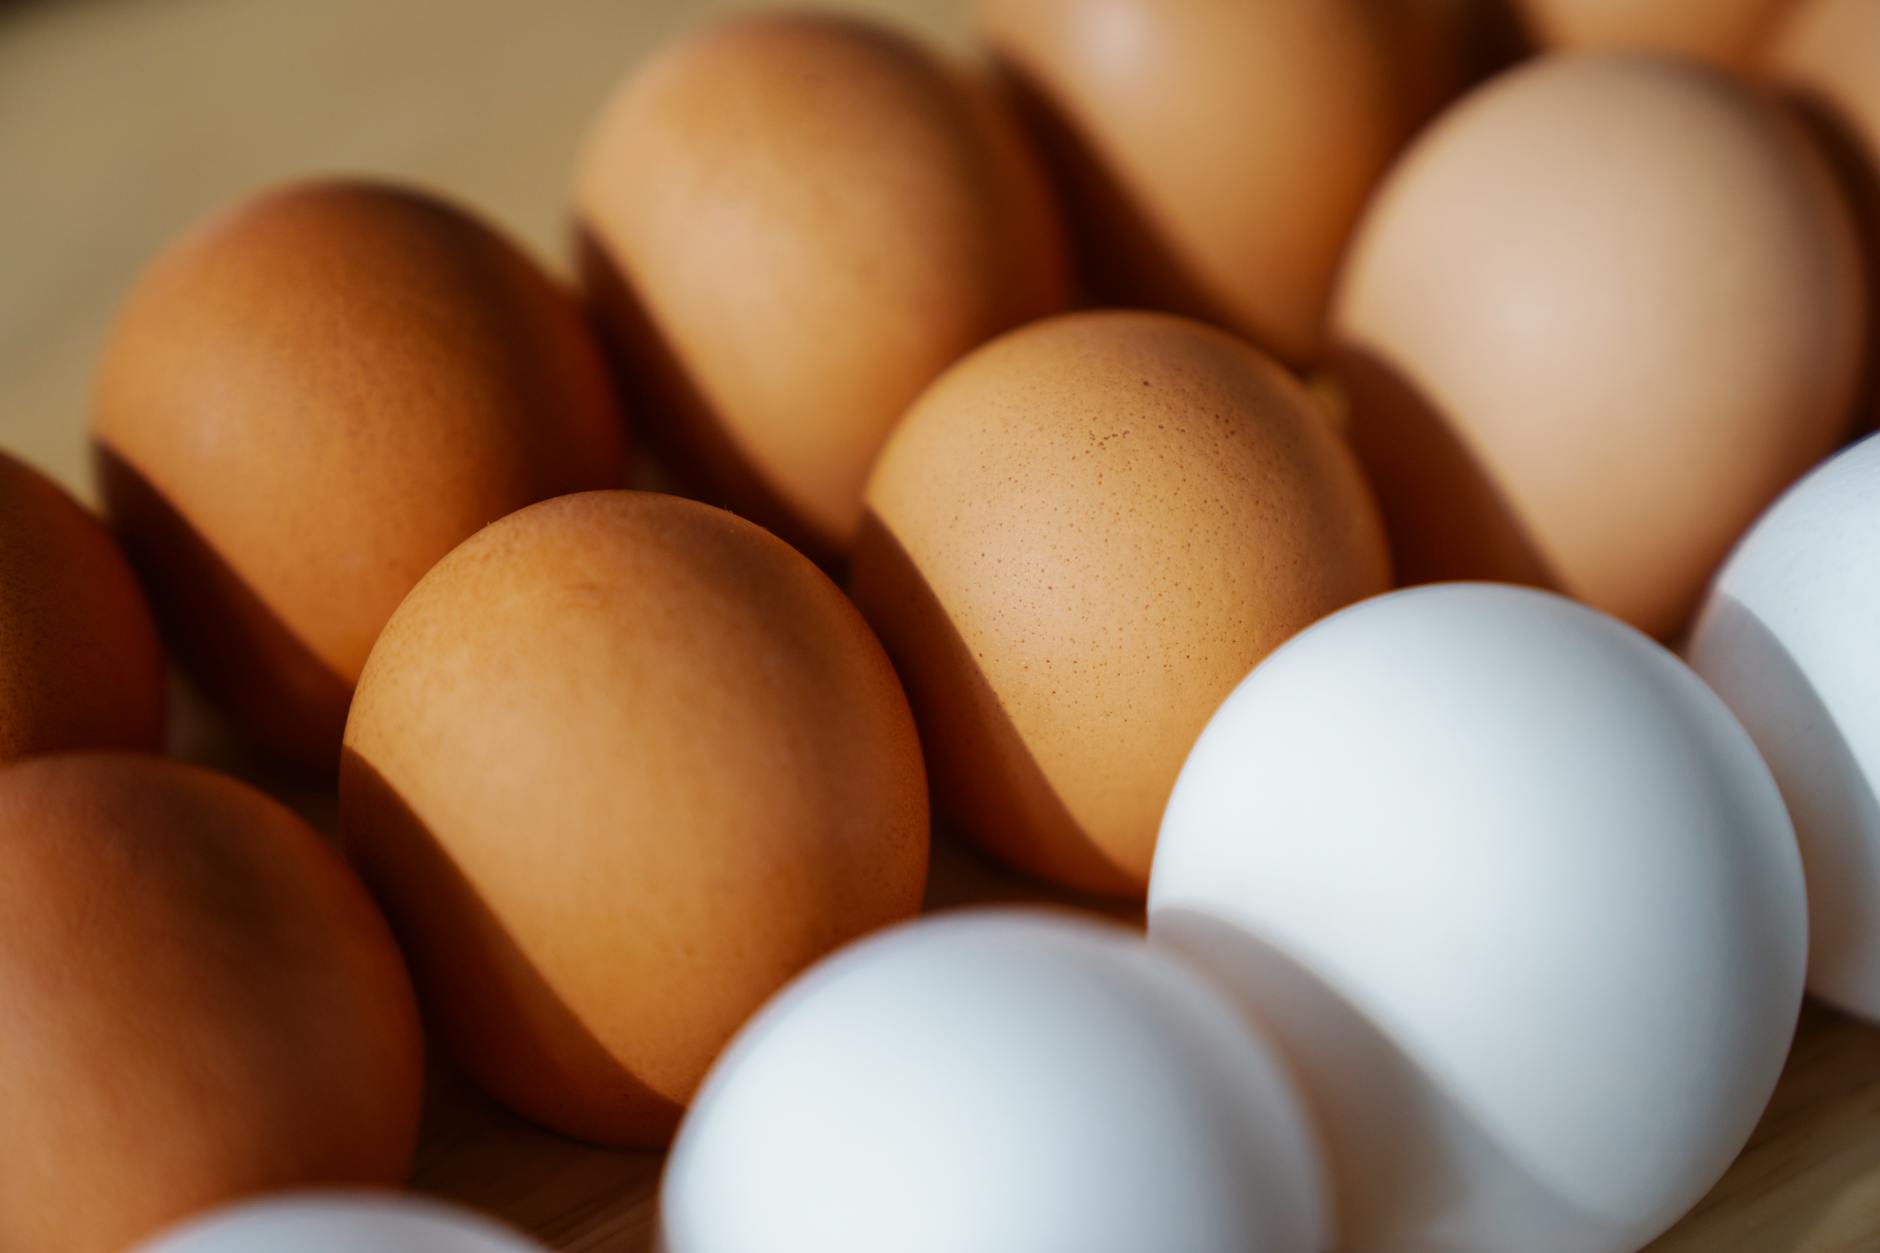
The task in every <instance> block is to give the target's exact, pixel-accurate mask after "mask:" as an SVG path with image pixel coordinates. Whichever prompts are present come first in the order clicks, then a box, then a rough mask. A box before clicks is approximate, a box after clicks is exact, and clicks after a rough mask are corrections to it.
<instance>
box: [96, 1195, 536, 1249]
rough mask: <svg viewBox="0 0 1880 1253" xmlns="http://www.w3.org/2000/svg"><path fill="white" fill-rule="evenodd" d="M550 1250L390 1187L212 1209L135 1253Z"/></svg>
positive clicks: (465, 1213)
mask: <svg viewBox="0 0 1880 1253" xmlns="http://www.w3.org/2000/svg"><path fill="white" fill-rule="evenodd" d="M342 1250H343V1253H546V1250H544V1249H543V1248H542V1246H541V1245H539V1244H537V1243H535V1242H534V1241H532V1240H526V1239H524V1238H523V1237H521V1236H519V1235H516V1234H514V1233H513V1232H511V1231H510V1230H509V1229H508V1228H506V1227H501V1226H498V1225H497V1224H496V1223H494V1222H491V1221H490V1220H488V1219H485V1218H480V1217H478V1216H477V1215H475V1214H472V1213H470V1212H468V1211H467V1210H461V1209H458V1208H456V1207H455V1206H450V1205H441V1204H439V1203H437V1202H435V1201H424V1200H419V1199H417V1198H415V1197H406V1196H398V1195H396V1194H391V1193H386V1194H377V1193H364V1192H359V1193H348V1192H332V1193H322V1192H298V1193H286V1194H282V1195H279V1196H270V1197H263V1198H261V1199H259V1200H254V1201H245V1202H240V1203H237V1204H234V1205H230V1206H228V1207H227V1208H225V1209H219V1210H215V1211H213V1212H211V1213H209V1214H207V1215H204V1216H203V1217H200V1218H196V1219H193V1220H191V1221H189V1222H186V1223H184V1224H183V1225H182V1226H180V1227H176V1228H173V1229H171V1230H170V1231H168V1232H165V1233H164V1234H163V1235H160V1236H158V1237H157V1238H156V1239H155V1240H152V1241H150V1242H148V1243H145V1244H142V1245H139V1246H138V1247H137V1248H136V1249H135V1250H134V1251H133V1253H341V1251H342Z"/></svg>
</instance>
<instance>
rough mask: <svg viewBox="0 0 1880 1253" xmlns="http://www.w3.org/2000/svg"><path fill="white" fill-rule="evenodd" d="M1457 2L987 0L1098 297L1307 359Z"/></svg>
mask: <svg viewBox="0 0 1880 1253" xmlns="http://www.w3.org/2000/svg"><path fill="white" fill-rule="evenodd" d="M1463 7H1464V6H1462V5H1459V4H1453V3H1435V2H1424V0H1419V2H1418V3H1413V4H1407V5H1406V4H1373V3H1368V2H1366V0H984V2H983V3H982V4H981V6H980V25H981V27H982V28H983V30H984V33H985V37H986V39H987V41H988V43H989V44H990V45H991V47H992V49H993V52H994V55H995V56H996V57H997V58H998V61H999V63H1000V65H1001V66H1002V67H1003V68H1004V70H1005V71H1006V73H1007V74H1008V75H1009V77H1010V79H1011V80H1012V82H1013V83H1014V85H1015V86H1016V88H1017V91H1018V95H1019V98H1020V100H1021V101H1022V102H1023V104H1024V105H1025V112H1026V114H1027V116H1028V118H1029V119H1030V120H1031V121H1032V123H1033V125H1034V129H1035V130H1036V131H1037V133H1038V136H1039V139H1040V141H1041V146H1042V148H1043V150H1044V151H1045V152H1046V153H1047V154H1048V156H1049V157H1050V159H1051V161H1052V164H1053V165H1054V166H1055V167H1056V173H1057V174H1058V176H1059V182H1060V184H1061V185H1062V186H1063V187H1064V189H1065V191H1066V194H1067V198H1068V203H1069V207H1070V208H1071V210H1072V220H1073V222H1074V224H1075V225H1076V227H1077V228H1078V232H1079V234H1080V236H1081V237H1082V238H1081V240H1080V242H1081V244H1082V251H1083V253H1084V267H1085V269H1086V270H1087V271H1088V273H1089V278H1090V280H1091V282H1092V283H1093V284H1094V286H1095V287H1096V289H1097V294H1098V295H1099V296H1100V297H1101V298H1103V299H1105V300H1107V301H1114V302H1116V303H1126V304H1147V305H1154V306H1157V307H1160V308H1167V309H1173V310H1174V311H1176V312H1179V313H1187V314H1192V315H1194V316H1197V317H1203V318H1207V319H1209V320H1211V321H1216V322H1221V323H1223V324H1226V325H1228V326H1231V327H1233V328H1234V329H1236V330H1238V331H1240V332H1242V333H1243V334H1246V335H1248V336H1249V337H1251V338H1252V339H1253V340H1254V341H1255V342H1257V343H1259V344H1262V345H1263V346H1265V347H1267V348H1268V349H1270V350H1272V351H1274V352H1276V353H1278V354H1279V355H1281V356H1282V357H1285V358H1287V359H1289V360H1292V361H1295V362H1297V361H1303V360H1306V359H1308V358H1310V357H1312V356H1313V355H1314V354H1315V353H1316V351H1317V349H1318V346H1319V342H1320V331H1321V327H1322V324H1323V322H1324V314H1325V304H1326V299H1327V296H1328V295H1329V294H1330V290H1331V284H1332V276H1333V272H1334V270H1335V269H1336V267H1337V265H1338V259H1339V256H1340V254H1341V252H1342V251H1343V249H1344V245H1345V241H1346V238H1347V237H1348V236H1349V234H1350V231H1351V228H1352V225H1353V224H1354V223H1355V222H1356V221H1357V218H1358V213H1359V210H1360V209H1361V208H1362V206H1363V204H1364V201H1365V198H1366V196H1368V195H1369V194H1370V191H1371V188H1372V185H1373V184H1374V183H1375V182H1376V181H1377V179H1378V176H1379V175H1381V174H1382V173H1383V171H1384V167H1385V165H1386V163H1388V162H1389V160H1390V158H1391V156H1392V155H1393V154H1394V153H1395V152H1396V150H1397V148H1398V146H1399V145H1400V144H1401V143H1402V142H1403V141H1404V140H1405V139H1406V138H1407V137H1408V136H1409V134H1410V131H1411V128H1412V127H1413V126H1414V125H1415V123H1416V122H1417V121H1418V120H1419V119H1420V117H1421V116H1422V115H1423V114H1424V113H1426V112H1427V111H1428V110H1429V109H1430V108H1431V107H1433V106H1434V105H1435V104H1436V103H1437V102H1438V100H1440V99H1441V98H1445V97H1446V96H1447V95H1448V94H1449V92H1450V91H1452V90H1453V89H1454V86H1455V82H1454V79H1455V78H1457V77H1459V72H1458V71H1457V70H1456V69H1455V68H1454V67H1448V66H1444V65H1442V64H1440V63H1439V62H1440V61H1441V60H1442V59H1443V58H1444V57H1445V56H1446V55H1447V54H1448V53H1449V52H1450V51H1451V50H1452V49H1453V48H1454V47H1455V46H1457V45H1458V44H1459V43H1460V41H1459V40H1457V39H1453V38H1451V37H1450V36H1449V34H1448V33H1447V30H1448V28H1450V27H1455V26H1458V25H1459V18H1460V15H1461V10H1462V8H1463Z"/></svg>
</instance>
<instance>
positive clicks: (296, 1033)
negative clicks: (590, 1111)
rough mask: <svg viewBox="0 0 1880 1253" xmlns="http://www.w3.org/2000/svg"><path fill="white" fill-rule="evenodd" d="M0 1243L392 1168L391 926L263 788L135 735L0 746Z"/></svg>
mask: <svg viewBox="0 0 1880 1253" xmlns="http://www.w3.org/2000/svg"><path fill="white" fill-rule="evenodd" d="M0 1004H3V1005H5V1006H6V1007H7V1008H6V1013H5V1016H4V1020H3V1021H0V1126H4V1127H5V1128H6V1143H5V1145H4V1146H0V1248H4V1249H7V1250H8V1251H9V1253H11V1251H12V1250H16V1249H17V1250H21V1253H25V1251H26V1250H55V1249H56V1250H58V1251H59V1253H122V1251H123V1250H124V1249H125V1247H126V1246H127V1245H129V1244H131V1243H133V1242H135V1241H138V1240H141V1239H143V1238H144V1237H145V1236H148V1235H150V1234H151V1233H153V1232H154V1231H157V1230H159V1229H161V1228H164V1227H167V1226H169V1225H171V1224H173V1223H175V1222H176V1221H178V1220H179V1219H182V1218H184V1217H186V1216H188V1215H190V1214H193V1213H195V1212H197V1211H200V1210H202V1209H204V1208H206V1207H209V1206H213V1205H217V1204H220V1203H222V1202H225V1201H228V1200H232V1199H234V1198H236V1197H240V1196H245V1195H248V1194H250V1193H254V1192H258V1191H266V1190H269V1189H274V1188H288V1187H315V1186H329V1185H330V1186H343V1185H352V1186H360V1187H364V1186H382V1187H383V1186H394V1185H397V1184H401V1183H403V1182H404V1178H405V1174H406V1172H407V1171H408V1170H409V1168H410V1164H411V1157H412V1152H413V1149H414V1147H415V1145H416V1142H417V1135H418V1105H419V1097H420V1089H421V1087H422V1081H423V1050H422V1043H421V1040H420V1037H419V1027H418V1013H417V1007H416V1005H415V1004H414V1003H413V1000H412V994H411V985H410V982H409V981H408V979H407V978H406V974H405V969H404V965H403V963H402V962H401V960H400V958H399V954H398V950H397V949H396V947H395V946H394V944H393V941H392V937H391V933H390V932H389V931H388V930H387V928H386V926H385V923H384V922H383V921H382V920H381V919H380V918H379V916H378V914H377V913H376V911H375V910H374V909H373V907H372V903H371V900H370V899H369V898H368V897H367V895H366V892H365V890H364V889H363V888H362V887H361V886H360V884H359V882H358V880H357V879H356V878H354V876H353V874H352V872H351V871H350V870H349V869H348V868H347V867H346V865H345V863H344V862H343V861H342V860H341V858H340V857H339V855H338V854H337V853H336V852H335V851H334V850H333V849H332V848H331V847H329V846H328V845H327V843H326V842H325V841H324V840H323V839H322V838H321V837H320V836H319V835H318V834H316V833H315V832H314V831H313V829H312V828H310V827H308V826H307V825H306V824H305V823H304V822H302V821H301V820H300V819H299V818H297V817H295V816H294V815H293V814H292V813H290V812H289V811H288V810H287V809H285V808H284V807H283V806H281V805H280V804H279V803H278V802H276V801H274V800H272V799H270V798H268V797H266V796H263V795H261V794H260V793H259V792H256V791H255V790H253V789H252V788H249V787H247V786H246V785H244V784H240V783H237V782H235V781H234V780H233V779H229V778H225V777H223V776H220V775H217V774H213V773H211V772H210V771H207V770H203V769H201V768H199V767H195V766H186V765H181V764H178V763H174V762H166V761H162V760H160V759H157V758H154V757H146V756H138V755H131V754H110V753H100V754H71V755H55V756H46V757H35V758H31V759H28V760H24V761H18V762H14V763H12V764H10V765H6V766H4V767H0Z"/></svg>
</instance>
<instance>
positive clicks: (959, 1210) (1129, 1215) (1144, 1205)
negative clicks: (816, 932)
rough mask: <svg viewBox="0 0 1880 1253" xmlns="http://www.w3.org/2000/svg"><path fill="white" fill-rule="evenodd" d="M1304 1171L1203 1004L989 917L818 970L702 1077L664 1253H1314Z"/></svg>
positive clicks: (1178, 988) (1184, 980)
mask: <svg viewBox="0 0 1880 1253" xmlns="http://www.w3.org/2000/svg"><path fill="white" fill-rule="evenodd" d="M1316 1154H1317V1151H1316V1148H1315V1146H1314V1145H1313V1143H1312V1137H1311V1134H1310V1132H1309V1130H1308V1128H1307V1126H1306V1122H1305V1118H1304V1116H1303V1114H1302V1113H1301V1111H1300V1108H1299V1105H1298V1102H1297V1100H1296V1098H1295V1097H1294V1095H1293V1090H1292V1087H1291V1084H1290V1081H1289V1080H1288V1078H1287V1077H1286V1076H1285V1075H1284V1074H1283V1073H1282V1072H1281V1070H1280V1068H1279V1066H1278V1064H1277V1063H1276V1062H1275V1060H1274V1058H1273V1056H1272V1054H1271V1052H1270V1051H1269V1049H1268V1048H1267V1046H1266V1045H1265V1043H1264V1042H1263V1041H1262V1040H1261V1039H1260V1037H1259V1036H1258V1035H1257V1034H1255V1033H1254V1031H1253V1030H1252V1029H1251V1027H1250V1026H1249V1025H1248V1023H1247V1022H1246V1021H1245V1020H1243V1019H1242V1018H1241V1017H1240V1016H1239V1015H1238V1014H1237V1013H1236V1012H1235V1011H1234V1009H1233V1008H1232V1007H1231V1006H1230V1005H1229V1003H1228V1002H1227V1000H1226V999H1225V998H1224V997H1223V996H1222V994H1221V993H1220V992H1218V991H1217V990H1216V989H1215V988H1214V987H1213V986H1211V985H1210V984H1207V983H1205V982H1203V981H1202V979H1201V978H1200V977H1199V976H1197V975H1196V974H1194V973H1193V972H1191V971H1190V970H1188V969H1187V968H1186V967H1184V966H1183V965H1181V964H1180V963H1179V962H1177V961H1175V960H1173V959H1172V958H1170V957H1169V956H1167V955H1165V954H1163V953H1160V952H1158V951H1156V950H1155V949H1153V948H1151V947H1149V946H1147V945H1145V944H1144V943H1143V941H1142V939H1141V937H1140V936H1139V935H1136V934H1132V933H1131V932H1129V931H1126V930H1124V929H1123V928H1121V927H1117V926H1114V925H1111V924H1109V923H1100V922H1097V921H1095V920H1087V919H1085V918H1082V917H1080V916H1078V915H1074V914H1070V913H1062V914H1060V913H1055V912H1047V911H1041V910H1033V911H1018V910H998V911H984V912H972V913H964V914H953V915H949V916H947V917H943V918H935V919H930V920H924V921H921V922H918V923H913V924H909V925H907V926H903V927H898V928H896V929H894V930H893V931H891V932H888V933H886V934H883V935H879V936H875V937H873V938H871V939H868V940H865V941H863V942H861V943H860V944H857V945H854V946H852V947H850V948H848V949H846V950H844V951H843V952H842V953H840V954H838V955H837V956H835V957H833V958H830V959H829V960H828V961H826V962H824V963H823V964H821V965H819V966H817V967H816V968H815V969H814V970H812V971H810V972H809V973H808V974H806V975H804V976H803V977H802V978H801V979H800V980H798V981H797V982H796V983H794V984H792V985H791V986H790V987H789V988H788V989H787V990H786V991H785V992H784V993H783V994H782V995H780V996H778V997H777V998H776V999H775V1000H773V1001H772V1002H771V1003H770V1004H769V1005H768V1006H766V1007H765V1009H764V1011H763V1012H762V1013H761V1014H760V1015H759V1016H758V1017H757V1018H756V1019H755V1020H753V1021H752V1023H751V1024H750V1025H749V1026H748V1027H746V1028H745V1030H744V1031H743V1032H742V1033H740V1035H739V1036H738V1039H737V1041H736V1043H735V1044H734V1045H733V1046H732V1047H731V1048H730V1049H729V1050H728V1051H727V1052H726V1053H725V1056H724V1057H723V1059H722V1060H721V1061H720V1062H719V1063H718V1065H717V1066H716V1067H714V1068H713V1070H712V1074H711V1077H710V1078H709V1079H708V1080H707V1081H706V1085H705V1087H704V1089H703V1090H702V1091H701V1092H700V1094H699V1099H698V1102H697V1104H696V1105H695V1106H694V1107H693V1109H692V1112H691V1113H690V1114H688V1115H687V1117H686V1121H685V1125H684V1127H683V1128H682V1129H681V1131H680V1135H679V1140H678V1143H677V1144H676V1145H675V1146H674V1149H673V1153H672V1156H671V1158H669V1159H668V1161H667V1164H666V1174H665V1178H664V1181H663V1186H662V1190H661V1196H660V1206H661V1214H660V1231H661V1236H662V1238H663V1241H664V1247H665V1250H666V1253H760V1251H761V1253H812V1251H813V1253H850V1251H851V1250H852V1251H854V1253H863V1251H867V1253H874V1251H875V1250H880V1249H890V1248H891V1249H896V1250H901V1251H903V1253H927V1251H931V1253H956V1251H957V1250H961V1249H1077V1250H1080V1251H1081V1253H1112V1251H1113V1253H1141V1251H1142V1250H1145V1249H1169V1250H1177V1249H1180V1250H1188V1249H1193V1250H1217V1249H1218V1250H1229V1249H1232V1250H1245V1251H1247V1253H1314V1251H1315V1250H1317V1249H1319V1248H1321V1247H1323V1202H1324V1193H1323V1189H1322V1187H1321V1184H1320V1179H1319V1165H1318V1160H1317V1155H1316Z"/></svg>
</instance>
